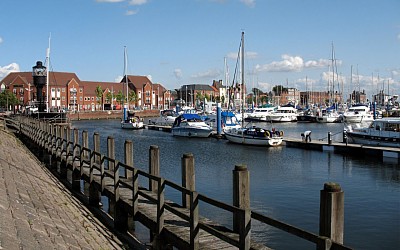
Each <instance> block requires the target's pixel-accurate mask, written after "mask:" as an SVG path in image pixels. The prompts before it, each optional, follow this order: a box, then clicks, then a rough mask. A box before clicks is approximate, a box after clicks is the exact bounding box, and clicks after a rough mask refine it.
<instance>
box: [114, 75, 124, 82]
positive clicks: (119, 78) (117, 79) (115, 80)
mask: <svg viewBox="0 0 400 250" xmlns="http://www.w3.org/2000/svg"><path fill="white" fill-rule="evenodd" d="M122 78H124V77H123V76H117V77H115V79H114V82H121V81H122Z"/></svg>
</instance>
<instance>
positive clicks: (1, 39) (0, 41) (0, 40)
mask: <svg viewBox="0 0 400 250" xmlns="http://www.w3.org/2000/svg"><path fill="white" fill-rule="evenodd" d="M2 42H3V38H1V36H0V44H1V43H2Z"/></svg>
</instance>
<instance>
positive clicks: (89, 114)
mask: <svg viewBox="0 0 400 250" xmlns="http://www.w3.org/2000/svg"><path fill="white" fill-rule="evenodd" d="M135 114H136V115H137V116H139V117H141V118H147V117H157V116H159V115H160V110H138V111H137V112H135ZM122 116H123V114H122V110H104V111H103V110H100V111H79V112H68V113H67V119H68V120H69V121H79V120H108V119H122Z"/></svg>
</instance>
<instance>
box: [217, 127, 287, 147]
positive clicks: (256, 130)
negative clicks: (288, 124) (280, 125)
mask: <svg viewBox="0 0 400 250" xmlns="http://www.w3.org/2000/svg"><path fill="white" fill-rule="evenodd" d="M224 135H225V138H226V139H227V140H228V141H230V142H233V143H238V144H244V145H254V146H279V145H281V144H282V141H283V131H276V130H274V129H272V130H267V129H265V128H260V127H257V126H251V127H249V128H246V127H245V128H239V129H231V130H229V131H226V132H225V134H224Z"/></svg>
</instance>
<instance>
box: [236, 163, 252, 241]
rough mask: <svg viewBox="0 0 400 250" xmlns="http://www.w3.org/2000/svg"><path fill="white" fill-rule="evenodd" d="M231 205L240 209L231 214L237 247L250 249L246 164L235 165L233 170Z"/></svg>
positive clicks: (248, 176)
mask: <svg viewBox="0 0 400 250" xmlns="http://www.w3.org/2000/svg"><path fill="white" fill-rule="evenodd" d="M233 206H235V207H238V208H240V209H241V210H242V211H238V212H235V213H234V215H233V231H234V232H236V233H239V244H240V247H239V248H240V249H250V232H251V211H250V173H249V171H248V169H247V166H246V165H236V166H235V169H234V170H233Z"/></svg>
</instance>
